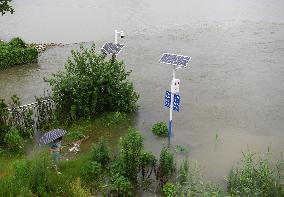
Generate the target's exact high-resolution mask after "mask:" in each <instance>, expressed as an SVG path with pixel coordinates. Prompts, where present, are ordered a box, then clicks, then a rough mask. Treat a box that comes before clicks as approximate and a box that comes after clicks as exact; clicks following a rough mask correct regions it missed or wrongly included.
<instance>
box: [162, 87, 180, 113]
mask: <svg viewBox="0 0 284 197" xmlns="http://www.w3.org/2000/svg"><path fill="white" fill-rule="evenodd" d="M179 104H180V95H178V94H174V102H173V110H175V111H179ZM170 106H171V92H170V91H168V90H166V95H165V107H168V108H170Z"/></svg>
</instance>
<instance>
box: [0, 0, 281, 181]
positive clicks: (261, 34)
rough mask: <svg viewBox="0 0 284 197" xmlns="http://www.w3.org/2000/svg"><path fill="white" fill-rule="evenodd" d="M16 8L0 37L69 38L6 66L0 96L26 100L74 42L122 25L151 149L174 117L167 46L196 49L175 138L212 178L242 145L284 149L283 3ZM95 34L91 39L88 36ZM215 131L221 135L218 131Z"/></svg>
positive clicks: (220, 175) (0, 23) (109, 34)
mask: <svg viewBox="0 0 284 197" xmlns="http://www.w3.org/2000/svg"><path fill="white" fill-rule="evenodd" d="M13 5H14V8H15V11H16V12H15V14H14V15H9V14H6V15H5V16H3V17H0V38H2V39H7V40H8V39H10V38H11V37H14V36H20V37H22V38H24V39H25V40H26V41H27V42H38V43H42V42H56V43H66V44H65V45H64V46H57V47H54V48H51V49H48V50H47V51H46V52H44V53H43V54H41V56H40V58H39V63H38V64H33V65H24V66H19V67H13V68H9V69H5V70H1V71H0V95H1V97H4V98H5V99H8V98H9V97H10V96H12V95H13V94H17V95H18V96H20V97H21V98H23V103H29V102H31V101H33V100H34V96H36V95H40V94H42V93H43V89H44V88H46V89H48V86H47V84H45V83H44V82H43V80H42V78H43V77H45V76H50V75H51V73H53V72H56V71H58V70H60V69H63V65H64V63H65V61H66V58H67V57H68V56H69V55H70V50H71V49H74V48H78V47H79V45H78V44H74V43H77V42H90V41H94V42H95V43H96V44H97V47H98V48H100V47H101V46H102V44H103V43H104V42H106V41H113V39H114V35H113V34H114V29H118V30H124V32H125V38H124V39H123V40H121V42H122V43H123V44H125V45H126V47H125V48H124V49H123V51H122V53H121V54H120V55H119V59H123V60H124V62H125V64H126V65H127V68H128V69H132V70H133V72H132V75H131V79H132V80H133V82H134V85H135V88H136V89H137V91H138V92H139V93H140V101H139V105H140V109H139V111H138V113H137V116H136V123H135V124H136V127H138V128H139V129H140V130H141V131H142V133H143V136H144V137H145V145H146V147H147V148H148V149H150V150H152V151H154V152H156V153H157V152H158V150H159V149H160V147H161V146H162V144H163V143H166V140H164V142H163V140H161V139H160V138H157V137H155V136H153V135H152V133H151V131H150V128H151V125H152V124H153V123H154V122H156V121H167V120H168V117H169V110H168V109H166V108H164V107H163V99H164V94H165V90H166V89H167V88H168V87H169V85H170V80H171V77H172V76H171V68H170V67H169V66H168V65H162V64H159V62H158V60H159V58H160V56H161V54H162V53H163V52H170V53H177V54H184V55H189V56H191V57H192V62H191V63H190V66H189V67H188V68H186V69H182V70H178V71H177V73H176V77H177V78H179V79H180V80H181V86H180V91H181V93H180V95H181V110H180V112H178V113H174V131H173V133H174V135H173V138H172V144H173V146H175V145H185V146H189V147H190V152H189V157H190V158H191V159H193V160H197V161H198V163H199V164H200V166H201V171H202V173H203V174H204V175H205V177H207V178H208V179H209V180H213V181H215V182H217V183H221V184H223V185H224V176H226V175H227V173H228V171H229V169H230V168H231V166H232V165H234V164H236V162H237V161H238V160H239V159H240V157H241V155H242V151H246V150H248V149H250V150H252V151H254V152H264V151H266V150H267V149H268V147H269V148H270V150H271V151H272V152H273V153H274V154H275V155H276V156H279V155H280V152H283V151H284V131H283V129H284V77H283V76H284V66H283V65H284V2H283V1H280V0H270V1H267V0H238V1H237V0H217V1H210V0H202V1H193V0H179V1H170V0H163V1H162V0H156V1H151V0H139V1H137V0H104V1H94V0H80V1H77V0H61V1H56V0H49V1H46V0H37V1H32V0H14V4H13ZM89 44H90V43H87V45H89ZM216 136H218V139H217V140H216Z"/></svg>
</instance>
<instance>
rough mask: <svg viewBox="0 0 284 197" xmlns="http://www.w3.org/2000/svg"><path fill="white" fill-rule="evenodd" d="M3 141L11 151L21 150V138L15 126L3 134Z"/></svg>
mask: <svg viewBox="0 0 284 197" xmlns="http://www.w3.org/2000/svg"><path fill="white" fill-rule="evenodd" d="M4 142H5V144H6V145H7V146H8V148H9V149H10V150H11V151H13V152H17V153H19V152H21V151H22V150H23V138H22V137H21V136H20V134H19V131H18V130H17V129H16V128H15V127H12V128H11V129H10V130H9V132H8V133H6V134H5V137H4Z"/></svg>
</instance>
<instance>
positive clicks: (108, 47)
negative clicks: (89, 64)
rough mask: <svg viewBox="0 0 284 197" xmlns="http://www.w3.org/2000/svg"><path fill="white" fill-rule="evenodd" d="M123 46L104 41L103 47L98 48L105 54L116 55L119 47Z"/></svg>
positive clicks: (119, 49)
mask: <svg viewBox="0 0 284 197" xmlns="http://www.w3.org/2000/svg"><path fill="white" fill-rule="evenodd" d="M123 47H124V45H123V44H114V43H111V42H106V43H105V44H104V45H103V47H102V48H101V49H100V51H101V52H102V53H103V54H105V55H107V54H111V55H118V53H119V52H120V51H121V49H122V48H123Z"/></svg>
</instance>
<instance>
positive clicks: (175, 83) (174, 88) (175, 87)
mask: <svg viewBox="0 0 284 197" xmlns="http://www.w3.org/2000/svg"><path fill="white" fill-rule="evenodd" d="M179 84H180V80H179V79H173V80H172V84H171V92H172V93H174V94H176V93H179Z"/></svg>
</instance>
